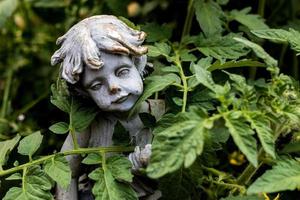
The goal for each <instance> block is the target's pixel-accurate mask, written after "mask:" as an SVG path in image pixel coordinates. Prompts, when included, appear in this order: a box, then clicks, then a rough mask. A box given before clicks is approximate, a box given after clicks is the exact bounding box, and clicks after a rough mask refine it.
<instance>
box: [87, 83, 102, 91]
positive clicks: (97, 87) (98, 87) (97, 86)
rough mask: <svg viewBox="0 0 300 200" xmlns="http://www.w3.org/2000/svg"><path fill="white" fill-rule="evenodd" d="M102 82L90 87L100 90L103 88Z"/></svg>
mask: <svg viewBox="0 0 300 200" xmlns="http://www.w3.org/2000/svg"><path fill="white" fill-rule="evenodd" d="M101 86H102V84H101V83H96V84H94V85H92V86H91V87H90V89H91V90H99V89H100V88H101Z"/></svg>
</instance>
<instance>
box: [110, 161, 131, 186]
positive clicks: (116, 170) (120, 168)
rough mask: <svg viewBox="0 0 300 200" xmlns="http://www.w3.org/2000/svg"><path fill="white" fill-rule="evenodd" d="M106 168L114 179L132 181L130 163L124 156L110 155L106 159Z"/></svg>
mask: <svg viewBox="0 0 300 200" xmlns="http://www.w3.org/2000/svg"><path fill="white" fill-rule="evenodd" d="M106 162H107V168H108V169H109V170H110V171H111V173H112V175H113V177H114V179H116V180H118V181H125V182H132V178H133V175H132V174H131V168H132V164H131V162H130V161H129V160H128V159H127V158H126V157H124V156H112V157H109V158H108V159H107V161H106Z"/></svg>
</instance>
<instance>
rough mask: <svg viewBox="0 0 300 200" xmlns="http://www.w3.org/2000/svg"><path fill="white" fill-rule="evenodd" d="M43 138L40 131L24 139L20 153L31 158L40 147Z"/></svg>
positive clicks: (19, 149)
mask: <svg viewBox="0 0 300 200" xmlns="http://www.w3.org/2000/svg"><path fill="white" fill-rule="evenodd" d="M42 140H43V136H42V135H41V132H40V131H36V132H34V133H32V134H30V135H28V136H26V137H24V138H23V139H22V140H21V141H20V144H19V146H18V153H19V154H22V155H26V156H29V157H31V156H32V155H33V154H34V153H35V152H36V151H37V150H38V148H39V147H40V145H41V143H42Z"/></svg>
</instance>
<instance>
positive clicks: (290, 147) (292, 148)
mask: <svg viewBox="0 0 300 200" xmlns="http://www.w3.org/2000/svg"><path fill="white" fill-rule="evenodd" d="M281 152H282V153H295V152H300V141H295V142H291V143H289V144H287V145H286V146H285V147H284V148H283V149H282V151H281Z"/></svg>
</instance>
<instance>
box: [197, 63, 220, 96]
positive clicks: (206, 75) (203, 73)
mask: <svg viewBox="0 0 300 200" xmlns="http://www.w3.org/2000/svg"><path fill="white" fill-rule="evenodd" d="M193 69H194V71H195V74H196V78H197V80H198V82H199V83H201V84H202V85H204V86H205V87H207V88H209V89H210V90H212V91H214V90H215V86H216V84H215V82H214V80H213V78H212V76H211V73H210V72H209V71H207V70H206V69H205V68H204V67H202V66H201V65H199V64H195V65H194V66H193Z"/></svg>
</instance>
